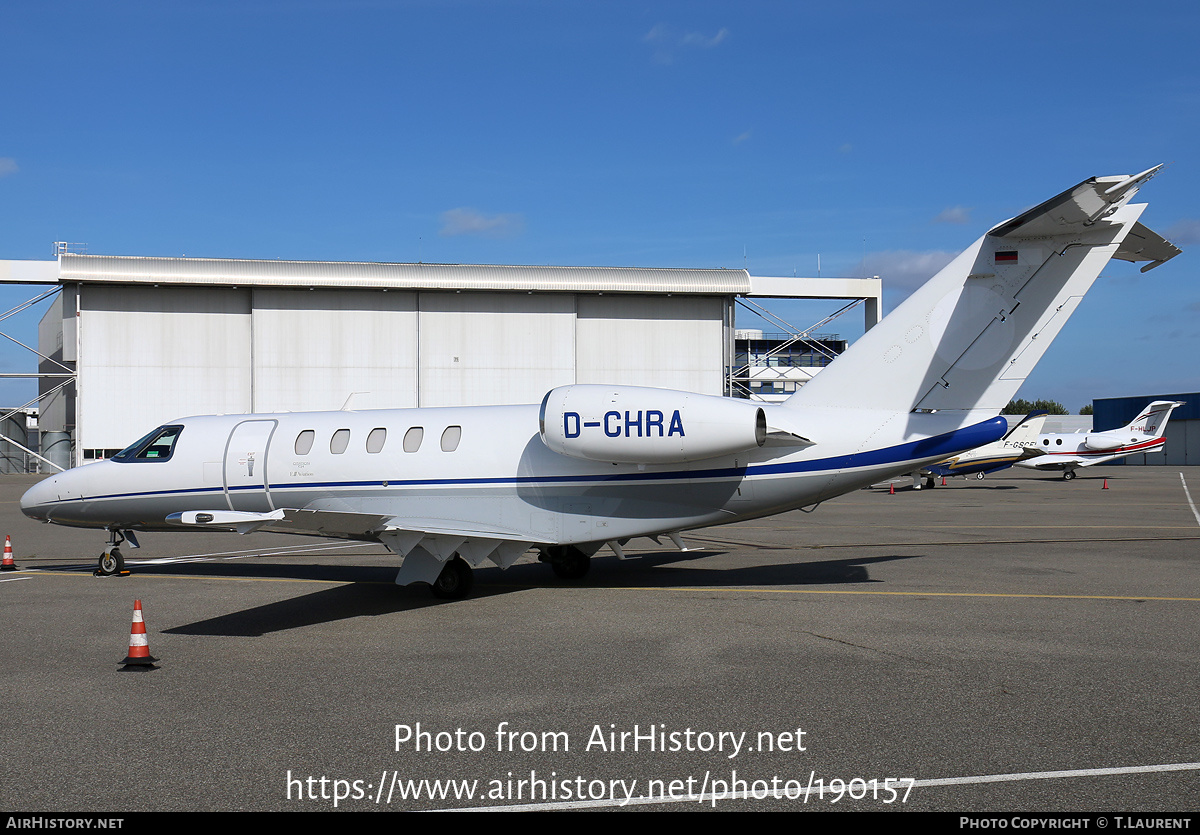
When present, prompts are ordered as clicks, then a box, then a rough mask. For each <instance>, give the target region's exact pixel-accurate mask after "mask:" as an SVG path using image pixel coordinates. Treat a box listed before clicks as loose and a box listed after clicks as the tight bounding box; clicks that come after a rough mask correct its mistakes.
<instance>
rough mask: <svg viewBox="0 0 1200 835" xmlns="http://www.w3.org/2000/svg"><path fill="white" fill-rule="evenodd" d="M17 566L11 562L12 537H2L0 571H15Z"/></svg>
mask: <svg viewBox="0 0 1200 835" xmlns="http://www.w3.org/2000/svg"><path fill="white" fill-rule="evenodd" d="M16 570H17V564H16V563H15V562H13V555H12V537H11V536H6V537H4V562H3V563H0V571H16Z"/></svg>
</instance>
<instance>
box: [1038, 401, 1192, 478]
mask: <svg viewBox="0 0 1200 835" xmlns="http://www.w3.org/2000/svg"><path fill="white" fill-rule="evenodd" d="M1182 405H1183V401H1181V400H1155V401H1154V402H1153V403H1151V404H1150V405H1149V406H1147V407H1146V408H1145V409H1142V411H1141V413H1140V414H1139V415H1138V416H1137V417H1135V418H1134V419H1133V420H1132V421H1131V422H1130V423H1129V424H1128V425H1126V426H1123V427H1121V428H1120V429H1109V430H1108V431H1106V432H1073V433H1069V434H1054V433H1052V434H1043V435H1039V436H1038V448H1039V449H1040V450H1041V452H1042V454H1041V455H1039V456H1038V457H1036V458H1030V459H1027V460H1025V461H1018V462H1017V466H1018V467H1028V468H1029V469H1031V470H1062V477H1063V478H1065V479H1068V480H1069V479H1072V478H1074V477H1075V471H1076V470H1077V469H1079V468H1080V467H1092V466H1095V465H1096V464H1103V463H1104V462H1106V461H1115V460H1116V459H1118V458H1125V457H1127V456H1130V455H1135V454H1137V453H1141V452H1157V451H1158V450H1160V449H1162V448H1163V444H1165V443H1166V442H1167V439H1166V438H1165V437H1163V432H1164V431H1166V428H1167V420H1168V419H1169V418H1170V417H1171V412H1173V411H1175V409H1177V408H1178V407H1180V406H1182Z"/></svg>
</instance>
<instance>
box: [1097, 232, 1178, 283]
mask: <svg viewBox="0 0 1200 835" xmlns="http://www.w3.org/2000/svg"><path fill="white" fill-rule="evenodd" d="M1181 252H1183V250H1182V249H1180V248H1179V247H1177V246H1175V244H1173V243H1171V242H1170V241H1168V240H1167V239H1166V238H1164V237H1163V236H1162V235H1160V234H1158V233H1157V232H1155V231H1153V230H1151V229H1147V228H1146V227H1145V226H1142V224H1140V223H1135V224H1133V229H1131V230H1129V234H1128V235H1126V236H1125V240H1123V241H1121V246H1120V247H1118V248H1117V251H1116V254H1115V255H1113V258H1119V259H1120V260H1122V261H1132V262H1134V263H1138V262H1141V261H1149V262H1150V263H1149V264H1147V265H1146V266H1144V267H1142V272H1146V271H1147V270H1152V269H1154V268H1155V267H1157V266H1158V265H1159V264H1165V263H1166V262H1167V261H1170V260H1171V259H1172V258H1174V257H1175V256H1176V255H1178V254H1179V253H1181Z"/></svg>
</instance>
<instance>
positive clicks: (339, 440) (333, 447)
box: [329, 429, 350, 455]
mask: <svg viewBox="0 0 1200 835" xmlns="http://www.w3.org/2000/svg"><path fill="white" fill-rule="evenodd" d="M348 446H350V430H349V429H339V430H338V431H336V432H334V433H333V437H332V438H330V439H329V451H330V452H332V453H333V454H334V455H341V454H342V453H343V452H345V451H346V447H348Z"/></svg>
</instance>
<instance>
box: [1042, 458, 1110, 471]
mask: <svg viewBox="0 0 1200 835" xmlns="http://www.w3.org/2000/svg"><path fill="white" fill-rule="evenodd" d="M1118 457H1120V456H1117V455H1109V456H1106V457H1104V458H1092V457H1087V456H1083V455H1038V456H1035V457H1033V458H1030V459H1027V460H1025V461H1022V462H1021V466H1022V467H1028V468H1029V469H1031V470H1065V469H1067V468H1068V467H1070V468H1072V469H1074V468H1076V467H1090V466H1092V465H1093V464H1099V463H1101V462H1102V461H1111V460H1112V459H1114V458H1118Z"/></svg>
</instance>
